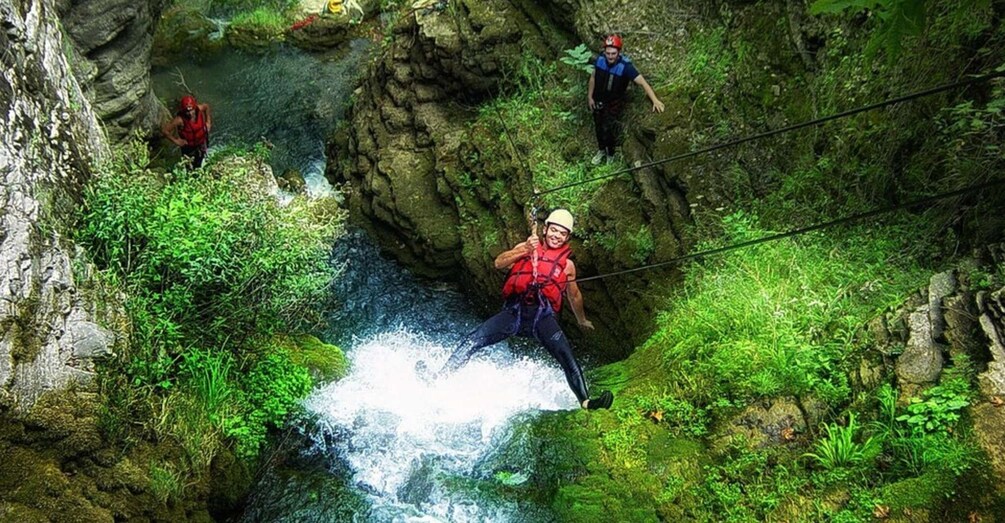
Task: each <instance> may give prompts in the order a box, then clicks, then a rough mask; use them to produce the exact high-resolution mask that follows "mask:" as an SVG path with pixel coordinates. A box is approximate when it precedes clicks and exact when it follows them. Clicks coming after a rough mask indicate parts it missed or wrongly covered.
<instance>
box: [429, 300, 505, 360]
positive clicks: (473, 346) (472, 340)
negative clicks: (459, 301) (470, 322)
mask: <svg viewBox="0 0 1005 523" xmlns="http://www.w3.org/2000/svg"><path fill="white" fill-rule="evenodd" d="M516 329H517V313H516V312H515V311H513V310H511V309H506V310H503V311H501V312H500V313H499V314H496V315H495V316H493V317H491V318H489V319H487V320H485V322H484V323H482V324H481V325H479V326H478V328H477V329H475V330H474V331H473V332H472V333H471V334H468V335H467V337H465V338H464V341H462V342H461V344H460V345H458V346H457V348H456V349H454V352H453V353H452V354H451V355H450V359H448V360H447V363H446V364H445V365H443V369H442V370H440V372H439V373H440V374H449V373H451V372H454V371H455V370H457V369H459V368H461V367H463V366H464V364H465V363H467V362H468V360H469V359H471V357H472V356H474V355H475V353H477V352H478V350H479V349H481V348H484V347H488V346H489V345H493V344H496V343H499V342H500V341H502V340H505V339H506V338H509V337H510V336H512V335H514V334H516Z"/></svg>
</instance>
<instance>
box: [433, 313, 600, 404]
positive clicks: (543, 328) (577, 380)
mask: <svg viewBox="0 0 1005 523" xmlns="http://www.w3.org/2000/svg"><path fill="white" fill-rule="evenodd" d="M535 320H536V321H535ZM535 323H536V328H535ZM514 335H517V336H524V337H527V338H537V339H538V340H539V341H540V342H541V343H542V344H543V345H544V347H545V348H546V349H548V352H549V353H551V356H552V357H553V358H555V359H556V360H557V361H558V363H559V365H561V366H562V370H563V371H565V380H566V381H567V382H569V387H570V388H571V389H572V392H573V393H575V394H576V399H578V400H579V402H580V403H583V401H584V400H586V399H587V398H588V397H589V395H588V394H587V392H586V381H584V380H583V371H582V370H580V368H579V363H576V358H574V357H573V356H572V347H571V346H570V345H569V340H568V339H566V337H565V333H563V332H562V328H561V327H559V326H558V320H557V319H556V318H555V314H554V313H553V312H552V311H551V308H550V307H546V308H545V309H544V310H542V311H541V314H540V315H538V306H537V305H536V304H532V305H521V304H519V303H517V304H513V303H510V304H507V305H506V307H505V308H504V309H503V310H502V312H500V313H499V314H496V315H495V316H492V317H491V318H489V319H487V320H485V322H484V323H482V324H481V325H479V326H478V328H477V329H475V330H474V332H472V333H471V334H468V336H467V337H466V338H465V339H464V341H462V342H461V344H460V345H458V346H457V348H456V349H454V352H453V354H451V355H450V359H448V360H447V363H446V365H444V366H443V370H442V371H441V372H453V371H455V370H457V369H459V368H461V367H462V366H464V364H465V363H467V362H468V360H469V359H471V357H472V356H474V355H475V353H477V352H478V351H479V349H482V348H484V347H488V346H489V345H493V344H496V343H499V342H500V341H503V340H505V339H506V338H509V337H510V336H514Z"/></svg>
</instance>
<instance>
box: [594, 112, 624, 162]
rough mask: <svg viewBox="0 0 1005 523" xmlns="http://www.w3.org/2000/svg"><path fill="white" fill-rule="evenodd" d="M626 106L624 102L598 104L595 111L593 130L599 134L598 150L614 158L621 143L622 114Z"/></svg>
mask: <svg viewBox="0 0 1005 523" xmlns="http://www.w3.org/2000/svg"><path fill="white" fill-rule="evenodd" d="M624 108H625V104H624V101H622V100H616V101H613V102H598V103H597V108H596V109H594V111H593V129H594V131H596V133H597V148H599V149H600V150H601V151H604V152H605V153H607V156H614V150H615V149H616V148H617V147H618V142H620V141H621V113H622V112H623V111H624Z"/></svg>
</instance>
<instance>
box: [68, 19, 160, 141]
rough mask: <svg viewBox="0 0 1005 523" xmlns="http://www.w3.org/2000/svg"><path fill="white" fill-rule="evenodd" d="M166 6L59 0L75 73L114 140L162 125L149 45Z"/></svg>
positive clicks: (148, 131) (146, 131) (145, 132)
mask: <svg viewBox="0 0 1005 523" xmlns="http://www.w3.org/2000/svg"><path fill="white" fill-rule="evenodd" d="M163 5H164V2H163V1H162V0H140V1H137V2H128V1H123V0H58V1H57V4H56V9H57V10H58V13H59V17H60V19H61V21H62V24H63V29H64V30H65V35H66V36H68V37H69V41H64V43H65V44H67V46H68V47H67V49H70V48H72V51H69V52H70V53H72V56H71V57H68V58H69V59H70V60H71V66H72V68H73V71H74V74H76V76H77V78H78V79H79V81H80V83H81V85H82V87H83V89H84V93H85V95H86V97H87V99H88V100H90V101H91V104H92V106H93V108H94V111H95V113H96V114H97V115H98V117H99V118H100V119H101V121H102V122H103V123H104V124H105V129H106V131H107V132H108V138H109V140H111V141H112V142H113V143H114V142H120V141H122V140H124V139H126V138H128V137H129V136H130V134H131V133H132V132H134V131H139V132H141V133H143V134H148V133H150V132H151V131H153V130H155V129H156V128H157V126H158V125H159V122H160V118H161V113H160V111H161V110H162V109H161V105H160V102H159V101H158V100H157V97H156V96H155V95H154V92H153V90H152V88H151V85H150V49H151V46H152V44H153V33H154V28H155V25H156V19H157V17H158V16H159V13H160V11H161V9H162V7H163ZM70 44H72V45H70Z"/></svg>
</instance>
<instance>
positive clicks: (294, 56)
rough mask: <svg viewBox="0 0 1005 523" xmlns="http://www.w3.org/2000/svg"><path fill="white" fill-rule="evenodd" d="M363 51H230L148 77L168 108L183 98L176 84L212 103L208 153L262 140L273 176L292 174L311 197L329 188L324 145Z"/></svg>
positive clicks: (360, 43)
mask: <svg viewBox="0 0 1005 523" xmlns="http://www.w3.org/2000/svg"><path fill="white" fill-rule="evenodd" d="M369 48H370V45H369V42H368V41H367V40H355V41H352V42H350V43H347V44H346V45H345V47H344V48H342V49H338V50H336V51H334V52H330V53H325V54H318V53H308V52H305V51H302V50H300V49H297V48H294V47H289V46H282V47H277V48H276V49H274V50H272V51H270V52H268V53H266V54H250V53H243V52H239V51H228V52H225V53H221V54H220V55H219V57H217V58H216V59H215V60H211V61H206V62H201V63H190V62H186V63H178V64H174V65H172V66H170V67H164V68H158V69H155V70H153V71H152V74H151V76H152V81H153V86H154V91H155V92H156V93H157V95H158V96H159V97H160V98H161V100H162V101H164V102H165V105H167V107H168V108H170V109H172V110H174V109H175V108H176V107H177V105H178V100H179V99H180V98H181V96H182V95H183V94H185V87H183V86H181V85H179V83H180V82H181V80H182V79H183V80H184V85H185V86H187V87H188V88H189V89H190V90H191V92H192V93H194V95H195V96H196V98H197V99H198V100H199V101H200V102H202V103H208V104H209V105H210V108H211V110H212V114H213V132H212V135H211V136H210V147H211V151H212V149H213V148H218V147H221V146H224V145H232V146H250V145H253V144H255V143H258V142H261V141H267V142H269V143H271V144H272V146H273V148H272V160H271V163H272V168H273V170H274V171H275V173H276V174H277V175H278V174H280V173H282V172H283V171H285V170H286V169H297V170H299V171H300V172H301V174H303V175H304V177H305V178H306V179H307V182H308V185H309V186H310V188H311V190H312V192H315V191H318V190H322V188H323V187H324V186H325V185H327V182H325V181H324V176H323V173H324V166H325V156H324V144H325V140H326V139H327V137H328V136H329V135H330V133H331V132H332V130H333V129H334V128H335V126H336V125H337V124H338V122H339V121H340V120H341V119H342V118H343V115H344V113H345V110H346V108H347V107H348V103H349V96H350V95H351V93H352V90H353V89H354V84H355V82H356V79H357V78H358V77H359V76H360V74H362V72H363V71H365V67H364V65H365V61H366V59H367V51H368V50H369Z"/></svg>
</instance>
